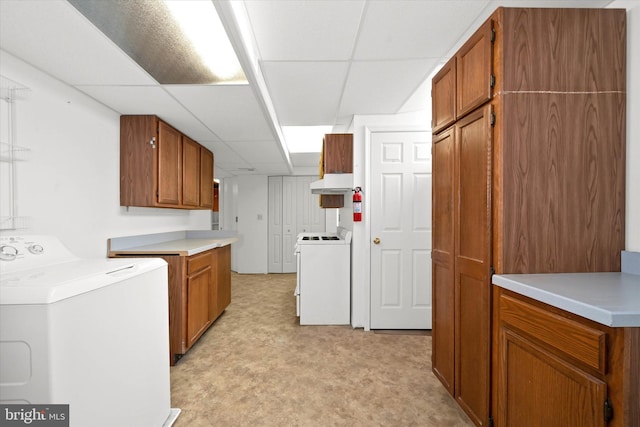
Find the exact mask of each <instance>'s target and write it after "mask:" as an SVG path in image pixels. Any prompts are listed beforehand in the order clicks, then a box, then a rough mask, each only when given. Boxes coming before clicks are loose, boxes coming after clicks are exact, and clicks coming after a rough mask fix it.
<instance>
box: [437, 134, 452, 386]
mask: <svg viewBox="0 0 640 427" xmlns="http://www.w3.org/2000/svg"><path fill="white" fill-rule="evenodd" d="M454 143H455V128H449V129H448V130H446V131H444V132H443V133H441V134H440V135H438V136H437V137H434V138H433V169H432V170H433V184H432V185H433V190H432V197H433V203H432V209H433V223H434V224H437V225H438V226H437V227H434V228H433V237H432V239H433V242H432V244H433V246H432V252H431V258H432V262H433V268H432V283H433V288H432V292H433V332H432V351H431V362H432V367H433V372H434V374H435V375H436V376H437V377H438V378H439V379H440V381H441V382H442V384H443V385H444V386H445V387H446V389H447V390H448V391H449V393H451V394H453V384H454V364H453V362H454V310H453V307H454V293H453V290H454V286H453V278H454V275H453V266H454V258H453V257H454V234H453V233H454V227H453V224H454V215H453V199H454V194H455V193H454V147H455V144H454Z"/></svg>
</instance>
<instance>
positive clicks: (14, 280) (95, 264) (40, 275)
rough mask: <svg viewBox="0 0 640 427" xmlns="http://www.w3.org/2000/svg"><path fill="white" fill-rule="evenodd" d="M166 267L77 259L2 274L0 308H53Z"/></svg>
mask: <svg viewBox="0 0 640 427" xmlns="http://www.w3.org/2000/svg"><path fill="white" fill-rule="evenodd" d="M166 265H167V263H166V262H165V261H164V260H163V259H160V258H151V259H147V258H142V259H132V258H126V259H125V258H122V259H75V260H73V261H69V262H64V263H58V264H54V265H49V266H44V267H39V268H34V269H30V270H22V271H20V272H15V273H9V274H2V276H1V278H0V305H17V304H51V303H54V302H57V301H61V300H63V299H67V298H71V297H73V296H76V295H80V294H83V293H86V292H90V291H94V290H96V289H99V288H102V287H105V286H109V285H111V284H113V283H118V282H121V281H123V280H126V279H128V278H131V277H134V276H138V275H140V274H143V273H145V272H147V271H151V270H155V269H158V268H161V267H163V266H166ZM165 283H166V282H165ZM158 285H162V284H161V283H159V284H158ZM165 286H166V284H165Z"/></svg>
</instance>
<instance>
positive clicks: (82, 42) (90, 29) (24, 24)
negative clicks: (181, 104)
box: [0, 0, 156, 85]
mask: <svg viewBox="0 0 640 427" xmlns="http://www.w3.org/2000/svg"><path fill="white" fill-rule="evenodd" d="M0 47H1V48H2V49H4V50H6V51H7V52H9V53H13V54H15V55H16V56H18V57H19V58H21V59H23V60H24V61H26V62H28V63H30V64H32V65H34V66H36V67H38V68H40V69H41V70H45V71H46V72H47V73H48V74H50V75H52V76H54V77H57V78H58V79H60V80H62V81H64V82H66V83H70V84H119V85H124V84H140V85H144V84H155V83H156V82H155V80H153V79H152V78H151V77H150V76H149V75H148V74H147V73H146V72H145V71H144V70H142V68H140V66H138V65H137V64H136V63H135V62H133V60H131V58H129V57H128V56H127V55H126V54H124V53H123V52H122V51H121V50H120V49H119V48H118V47H117V46H115V44H114V43H113V42H112V41H111V40H109V39H108V38H107V37H106V36H105V35H104V34H102V33H101V32H100V31H99V30H98V29H97V28H96V27H94V26H93V24H91V23H90V22H89V21H88V20H87V19H86V18H85V17H84V16H82V15H81V14H80V13H79V12H78V11H77V10H76V9H75V8H73V6H71V5H70V4H69V3H67V2H66V1H64V2H62V1H15V0H1V1H0Z"/></svg>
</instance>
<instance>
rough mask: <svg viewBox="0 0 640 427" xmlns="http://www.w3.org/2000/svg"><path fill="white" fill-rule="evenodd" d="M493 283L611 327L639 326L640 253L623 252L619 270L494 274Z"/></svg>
mask: <svg viewBox="0 0 640 427" xmlns="http://www.w3.org/2000/svg"><path fill="white" fill-rule="evenodd" d="M492 282H493V284H494V285H496V286H500V287H502V288H504V289H508V290H510V291H513V292H516V293H518V294H521V295H524V296H526V297H529V298H532V299H535V300H537V301H540V302H543V303H546V304H549V305H551V306H553V307H557V308H560V309H562V310H565V311H568V312H570V313H573V314H577V315H579V316H582V317H585V318H587V319H590V320H593V321H595V322H598V323H601V324H603V325H606V326H611V327H640V253H638V252H623V257H622V272H614V273H558V274H495V275H494V276H493V278H492Z"/></svg>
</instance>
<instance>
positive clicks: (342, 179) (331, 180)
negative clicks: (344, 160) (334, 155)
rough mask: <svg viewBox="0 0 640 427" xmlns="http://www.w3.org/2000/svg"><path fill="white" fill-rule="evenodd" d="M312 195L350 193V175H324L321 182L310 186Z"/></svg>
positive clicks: (351, 185)
mask: <svg viewBox="0 0 640 427" xmlns="http://www.w3.org/2000/svg"><path fill="white" fill-rule="evenodd" d="M310 188H311V193H312V194H344V193H351V189H352V188H353V174H352V173H326V174H324V177H322V179H321V180H318V181H313V182H312V183H311V184H310Z"/></svg>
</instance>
